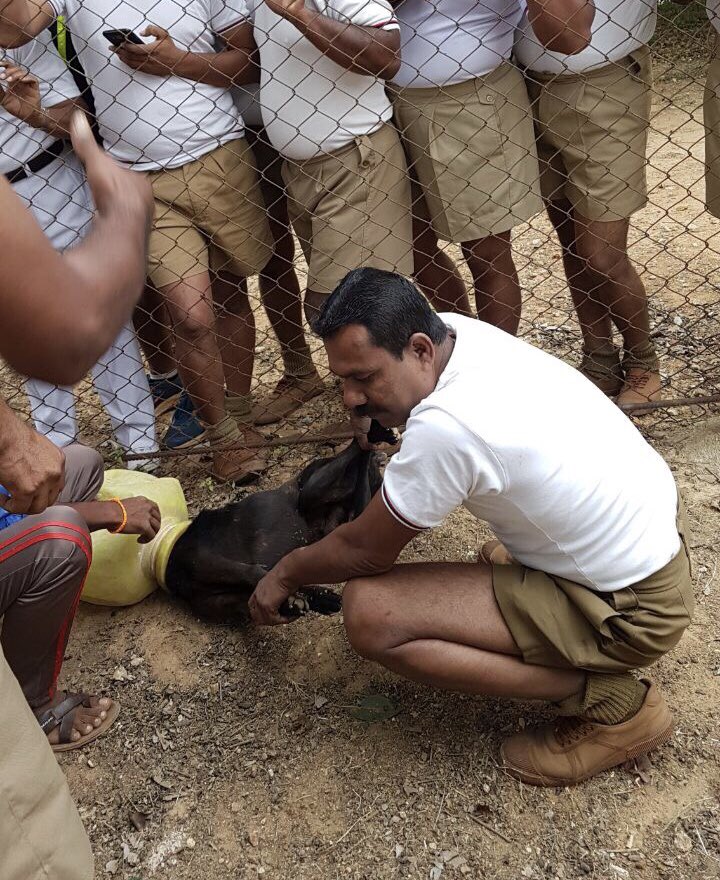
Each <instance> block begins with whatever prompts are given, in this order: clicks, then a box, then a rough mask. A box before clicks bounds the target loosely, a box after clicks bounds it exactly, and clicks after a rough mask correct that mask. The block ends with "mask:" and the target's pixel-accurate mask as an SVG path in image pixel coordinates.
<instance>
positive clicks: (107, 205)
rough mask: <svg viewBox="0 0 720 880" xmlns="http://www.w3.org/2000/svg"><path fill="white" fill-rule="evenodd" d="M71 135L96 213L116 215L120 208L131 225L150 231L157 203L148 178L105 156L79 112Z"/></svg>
mask: <svg viewBox="0 0 720 880" xmlns="http://www.w3.org/2000/svg"><path fill="white" fill-rule="evenodd" d="M70 134H71V137H72V145H73V149H74V150H75V154H76V155H77V157H78V158H79V159H80V161H81V162H82V163H83V165H84V166H85V175H86V177H87V181H88V184H89V185H90V190H91V192H92V195H93V200H94V201H95V208H96V210H97V213H98V214H100V215H107V214H109V213H110V212H111V208H112V213H113V214H114V215H115V216H117V215H118V213H119V209H121V210H122V213H123V214H125V215H126V217H125V218H124V219H126V221H127V223H128V224H130V223H136V224H141V227H142V228H144V229H145V230H146V231H149V229H150V221H151V220H152V216H153V211H154V202H153V195H152V189H151V187H150V182H149V181H148V179H147V176H146V175H145V174H141V173H140V172H139V171H126V170H125V169H123V168H121V167H120V166H119V165H118V164H117V162H114V161H113V160H112V159H111V158H110V157H109V156H108V155H106V153H105V152H104V151H103V150H101V149H100V147H99V146H98V145H97V143H96V142H95V138H94V137H93V133H92V130H91V128H90V123H89V122H88V120H87V116H86V115H85V114H84V113H82V112H80V111H78V112H77V113H76V114H75V115H74V116H73V119H72V125H71V128H70Z"/></svg>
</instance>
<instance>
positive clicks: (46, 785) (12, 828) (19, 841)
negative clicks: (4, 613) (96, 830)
mask: <svg viewBox="0 0 720 880" xmlns="http://www.w3.org/2000/svg"><path fill="white" fill-rule="evenodd" d="M0 706H2V723H0V862H1V864H2V868H1V869H0V874H1V875H2V878H3V880H48V878H52V880H91V878H92V877H93V873H94V871H93V857H92V852H91V851H90V843H89V841H88V838H87V834H86V833H85V829H84V828H83V826H82V822H81V821H80V817H79V816H78V812H77V809H76V807H75V804H74V803H73V801H72V797H71V796H70V791H69V790H68V787H67V782H66V781H65V777H64V775H63V773H62V770H61V769H60V767H59V766H58V764H57V761H56V760H55V756H54V755H53V753H52V751H51V750H50V746H49V745H48V742H47V737H45V735H44V734H43V733H42V731H41V730H40V726H39V724H38V723H37V720H36V718H35V716H34V715H33V713H32V711H31V710H30V707H29V706H28V704H27V701H26V700H25V698H24V696H23V693H22V691H21V690H20V687H19V685H18V683H17V680H16V679H15V676H14V675H13V674H12V672H11V671H10V668H9V666H8V664H7V662H6V660H5V658H4V657H3V655H2V652H1V651H0Z"/></svg>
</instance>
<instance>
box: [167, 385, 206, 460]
mask: <svg viewBox="0 0 720 880" xmlns="http://www.w3.org/2000/svg"><path fill="white" fill-rule="evenodd" d="M207 439H208V438H207V435H206V431H205V428H204V427H203V425H202V424H201V423H200V420H199V419H198V417H197V416H196V415H195V407H194V406H193V402H192V400H190V395H189V394H188V393H187V391H183V393H182V396H181V397H180V400H179V401H178V405H177V406H176V407H175V412H174V413H173V417H172V421H171V422H170V427H169V428H168V429H167V431H166V433H165V436H164V437H163V446H165V447H166V448H167V449H190V448H191V447H193V446H199V445H200V444H201V443H206V442H207Z"/></svg>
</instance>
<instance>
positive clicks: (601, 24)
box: [515, 0, 657, 73]
mask: <svg viewBox="0 0 720 880" xmlns="http://www.w3.org/2000/svg"><path fill="white" fill-rule="evenodd" d="M656 24H657V0H595V18H594V20H593V24H592V36H591V38H590V45H589V46H587V47H586V48H585V49H583V50H582V52H578V53H577V55H563V54H562V53H561V52H548V51H547V49H545V48H544V47H543V46H542V45H541V44H540V42H539V41H538V39H537V37H536V36H535V32H534V31H533V29H532V25H531V24H530V22H529V21H528V17H527V14H525V15H524V16H523V20H522V23H521V24H520V29H519V31H518V39H517V42H516V44H515V57H516V58H517V60H518V62H519V63H520V64H522V65H523V67H527V68H529V69H530V70H536V71H537V72H538V73H584V72H585V71H588V70H594V69H595V68H596V67H603V66H604V65H606V64H610V63H612V62H613V61H620V60H621V59H622V58H625V57H627V56H628V55H629V54H630V53H631V52H632V51H634V50H635V49H639V48H640V47H641V46H645V45H647V44H648V42H649V41H650V38H651V37H652V35H653V34H654V33H655V25H656Z"/></svg>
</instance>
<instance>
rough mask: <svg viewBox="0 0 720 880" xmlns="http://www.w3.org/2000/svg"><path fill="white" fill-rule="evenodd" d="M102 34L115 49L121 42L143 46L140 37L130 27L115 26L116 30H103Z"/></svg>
mask: <svg viewBox="0 0 720 880" xmlns="http://www.w3.org/2000/svg"><path fill="white" fill-rule="evenodd" d="M102 35H103V36H104V37H105V39H106V40H107V41H108V43H111V44H112V45H113V46H115V48H116V49H117V48H118V47H119V46H122V44H123V43H135V45H137V46H143V45H144V43H143V41H142V40H141V39H140V37H139V36H138V35H137V34H136V33H135V32H134V31H132V30H130V28H117V29H116V30H111V31H103V32H102Z"/></svg>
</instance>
